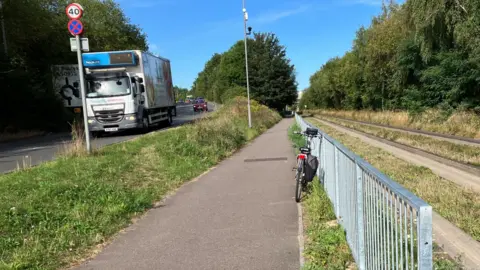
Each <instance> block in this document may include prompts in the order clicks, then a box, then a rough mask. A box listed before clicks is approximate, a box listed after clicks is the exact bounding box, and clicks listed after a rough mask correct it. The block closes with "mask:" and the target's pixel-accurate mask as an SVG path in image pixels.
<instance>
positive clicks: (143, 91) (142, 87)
mask: <svg viewBox="0 0 480 270" xmlns="http://www.w3.org/2000/svg"><path fill="white" fill-rule="evenodd" d="M140 93H145V86H143V84H140Z"/></svg>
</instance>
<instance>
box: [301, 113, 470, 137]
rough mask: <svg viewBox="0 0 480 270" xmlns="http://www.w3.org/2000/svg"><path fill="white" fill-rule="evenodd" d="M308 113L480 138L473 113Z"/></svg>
mask: <svg viewBox="0 0 480 270" xmlns="http://www.w3.org/2000/svg"><path fill="white" fill-rule="evenodd" d="M308 113H313V114H315V115H321V116H331V117H337V118H343V119H348V120H356V121H363V122H367V123H372V124H381V125H387V126H392V127H399V128H411V129H417V130H423V131H431V132H437V133H442V134H447V135H456V136H461V137H467V138H477V139H480V115H478V114H476V113H473V112H465V111H463V112H454V113H447V112H443V111H440V110H434V109H430V110H427V111H425V112H423V113H418V114H413V113H408V112H406V111H368V110H361V111H345V110H308Z"/></svg>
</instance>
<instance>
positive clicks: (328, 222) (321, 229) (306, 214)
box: [289, 124, 354, 270]
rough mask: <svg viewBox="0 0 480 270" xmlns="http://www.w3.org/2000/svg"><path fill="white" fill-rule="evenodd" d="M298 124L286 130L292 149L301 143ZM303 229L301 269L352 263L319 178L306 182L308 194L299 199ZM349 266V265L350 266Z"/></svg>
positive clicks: (345, 241) (344, 238)
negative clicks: (303, 247)
mask: <svg viewBox="0 0 480 270" xmlns="http://www.w3.org/2000/svg"><path fill="white" fill-rule="evenodd" d="M294 131H300V128H299V126H298V125H296V124H295V125H293V126H292V127H290V129H289V138H290V140H291V141H292V143H293V146H294V147H295V149H298V148H299V147H300V146H302V145H303V144H304V138H303V137H302V136H301V135H296V134H293V132H294ZM302 200H303V201H302V209H303V222H304V232H305V235H304V236H305V250H304V256H305V265H304V267H303V269H304V270H313V269H347V268H349V267H351V266H352V264H353V263H354V261H353V257H352V255H351V252H350V248H349V246H348V244H347V239H346V237H345V232H344V230H343V228H342V227H341V226H340V225H338V223H337V222H336V217H335V213H334V212H333V206H332V204H331V202H330V199H329V198H328V196H327V194H326V192H325V191H324V190H323V189H322V186H321V185H320V182H319V181H318V178H316V177H315V179H314V180H313V181H312V183H310V184H309V193H307V195H306V197H305V198H303V199H302ZM349 269H350V268H349Z"/></svg>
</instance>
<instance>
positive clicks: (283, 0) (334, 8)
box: [117, 0, 381, 90]
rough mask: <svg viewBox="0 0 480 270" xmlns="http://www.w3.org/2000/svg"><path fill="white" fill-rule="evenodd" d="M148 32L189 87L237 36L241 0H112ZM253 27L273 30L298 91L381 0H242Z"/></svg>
mask: <svg viewBox="0 0 480 270" xmlns="http://www.w3.org/2000/svg"><path fill="white" fill-rule="evenodd" d="M117 2H119V3H120V5H121V7H122V8H123V9H124V11H125V13H126V14H127V16H128V17H130V19H131V22H132V23H134V24H137V25H140V27H142V28H143V29H144V31H145V32H146V33H147V35H148V41H149V44H150V48H151V51H153V52H155V53H158V54H160V55H161V56H163V57H166V58H168V59H170V60H171V62H172V75H173V83H174V84H176V85H178V86H181V87H186V88H190V87H191V85H192V83H193V81H194V80H195V78H196V76H197V74H198V72H200V71H201V70H202V69H203V67H204V65H205V62H206V61H208V59H210V57H211V56H212V55H213V54H214V53H215V52H223V51H226V50H228V49H229V48H230V46H232V45H233V44H234V43H235V42H236V41H237V40H240V39H243V14H242V1H241V0H204V1H199V0H117ZM246 8H247V11H248V14H249V26H251V27H252V28H253V31H261V32H273V33H275V34H276V35H277V36H278V37H279V39H280V42H281V43H282V44H283V45H285V46H286V47H287V54H288V57H289V58H290V59H291V61H292V63H293V64H294V65H295V69H296V74H297V81H298V83H299V90H302V89H304V88H306V87H308V80H309V78H310V76H311V75H312V74H313V73H314V72H315V71H316V70H318V69H319V68H320V66H321V65H322V64H324V63H325V62H326V61H327V60H328V59H330V58H331V57H335V56H340V55H343V54H344V53H345V52H346V51H347V50H349V49H350V48H351V44H352V41H353V38H354V37H355V31H356V30H357V29H358V28H359V27H360V26H362V25H365V26H366V25H369V24H370V22H371V19H372V16H374V15H377V14H378V13H379V12H380V9H381V0H262V1H258V0H257V1H253V0H246Z"/></svg>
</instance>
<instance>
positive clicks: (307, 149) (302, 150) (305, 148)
mask: <svg viewBox="0 0 480 270" xmlns="http://www.w3.org/2000/svg"><path fill="white" fill-rule="evenodd" d="M310 151H311V150H310V148H308V147H300V152H301V153H302V154H309V153H310Z"/></svg>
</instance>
